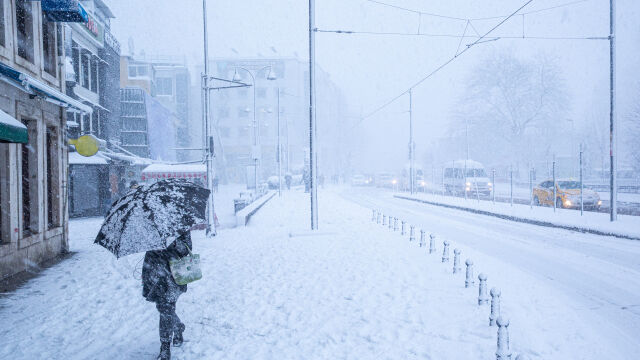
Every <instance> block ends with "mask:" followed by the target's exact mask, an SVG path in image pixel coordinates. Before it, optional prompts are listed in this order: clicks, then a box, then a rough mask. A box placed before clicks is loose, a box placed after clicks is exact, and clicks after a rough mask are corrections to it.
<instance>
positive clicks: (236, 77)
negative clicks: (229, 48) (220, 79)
mask: <svg viewBox="0 0 640 360" xmlns="http://www.w3.org/2000/svg"><path fill="white" fill-rule="evenodd" d="M240 80H242V78H241V77H240V74H239V73H238V69H235V70H233V81H240Z"/></svg>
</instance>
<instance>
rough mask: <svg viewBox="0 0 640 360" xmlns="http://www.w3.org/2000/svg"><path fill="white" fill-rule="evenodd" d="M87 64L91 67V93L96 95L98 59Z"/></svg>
mask: <svg viewBox="0 0 640 360" xmlns="http://www.w3.org/2000/svg"><path fill="white" fill-rule="evenodd" d="M89 64H90V65H91V91H93V92H94V93H98V65H99V60H98V59H92V60H91V59H90V60H89Z"/></svg>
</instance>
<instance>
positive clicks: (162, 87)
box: [156, 78, 173, 96]
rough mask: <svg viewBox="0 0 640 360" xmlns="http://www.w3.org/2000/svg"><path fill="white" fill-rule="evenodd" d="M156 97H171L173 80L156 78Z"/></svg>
mask: <svg viewBox="0 0 640 360" xmlns="http://www.w3.org/2000/svg"><path fill="white" fill-rule="evenodd" d="M156 95H166V96H172V95H173V79H171V78H157V79H156Z"/></svg>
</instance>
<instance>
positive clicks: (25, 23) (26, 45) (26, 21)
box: [16, 0, 34, 63]
mask: <svg viewBox="0 0 640 360" xmlns="http://www.w3.org/2000/svg"><path fill="white" fill-rule="evenodd" d="M16 27H17V33H18V56H20V57H21V58H23V59H25V60H27V61H29V62H30V63H33V57H34V55H33V54H34V51H33V50H34V46H33V39H34V34H33V3H32V2H30V1H27V0H16Z"/></svg>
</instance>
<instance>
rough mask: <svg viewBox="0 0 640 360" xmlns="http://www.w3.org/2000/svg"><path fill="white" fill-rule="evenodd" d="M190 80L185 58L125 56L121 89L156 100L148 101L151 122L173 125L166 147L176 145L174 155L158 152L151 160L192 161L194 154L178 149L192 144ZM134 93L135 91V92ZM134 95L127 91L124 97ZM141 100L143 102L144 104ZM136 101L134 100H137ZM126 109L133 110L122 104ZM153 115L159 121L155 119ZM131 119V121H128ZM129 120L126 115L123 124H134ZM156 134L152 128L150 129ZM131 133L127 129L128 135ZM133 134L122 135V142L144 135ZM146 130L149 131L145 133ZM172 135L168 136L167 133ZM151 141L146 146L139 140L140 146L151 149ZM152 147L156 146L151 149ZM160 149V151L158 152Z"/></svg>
mask: <svg viewBox="0 0 640 360" xmlns="http://www.w3.org/2000/svg"><path fill="white" fill-rule="evenodd" d="M190 84H191V78H190V73H189V70H188V68H187V66H186V65H185V62H184V59H180V58H178V57H170V56H154V57H146V56H133V55H128V56H122V58H121V63H120V86H121V88H122V89H136V88H139V89H142V90H144V92H145V93H146V94H147V95H149V96H150V97H151V98H152V99H153V100H145V103H146V108H147V109H152V110H154V111H153V112H151V113H148V115H149V117H148V121H151V122H152V123H153V122H156V123H158V124H164V123H165V119H168V120H169V121H170V122H171V127H172V128H173V131H172V132H171V133H172V134H173V135H174V139H173V140H169V139H168V138H167V137H166V136H165V140H166V141H168V143H167V144H169V143H171V144H173V145H172V146H173V148H172V149H174V150H173V152H174V153H175V156H173V155H172V156H169V157H167V154H166V152H164V151H163V154H160V153H159V152H158V151H152V152H154V155H153V156H152V158H154V159H157V158H163V160H168V159H171V160H172V161H176V160H177V161H185V160H189V159H191V158H192V157H191V155H192V154H191V152H190V151H188V150H175V149H181V148H187V147H189V146H190V144H191V134H190V122H189V119H190V116H191V114H190V91H191V85H190ZM132 91H133V90H132ZM133 93H135V91H133V92H125V94H133ZM127 99H128V97H127V96H124V97H123V101H124V102H125V103H127V102H130V101H131V100H127ZM143 100H144V99H141V100H140V101H143ZM134 101H135V100H134ZM156 103H158V104H160V105H161V106H162V107H163V108H164V109H166V111H165V110H163V109H161V108H159V107H158V106H157V104H156ZM125 107H128V108H130V109H131V108H132V107H131V106H130V105H125V104H123V109H124V108H125ZM154 116H159V117H160V118H158V119H155V118H154ZM127 119H129V120H127ZM130 120H131V119H130V117H127V116H123V124H124V123H126V122H131V121H130ZM149 130H150V131H153V129H149ZM127 131H128V130H125V132H127ZM131 131H132V133H131V135H128V134H123V141H124V138H125V137H129V136H141V135H134V134H133V131H141V129H136V130H131ZM145 131H146V130H145ZM165 134H169V133H165ZM149 141H151V140H150V139H147V141H146V142H147V143H145V142H144V141H143V139H142V138H141V137H140V139H139V141H138V142H137V144H138V145H142V146H143V147H144V146H146V147H147V148H148V145H149V143H148V142H149ZM151 148H153V146H152V147H151ZM158 150H159V149H158Z"/></svg>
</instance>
